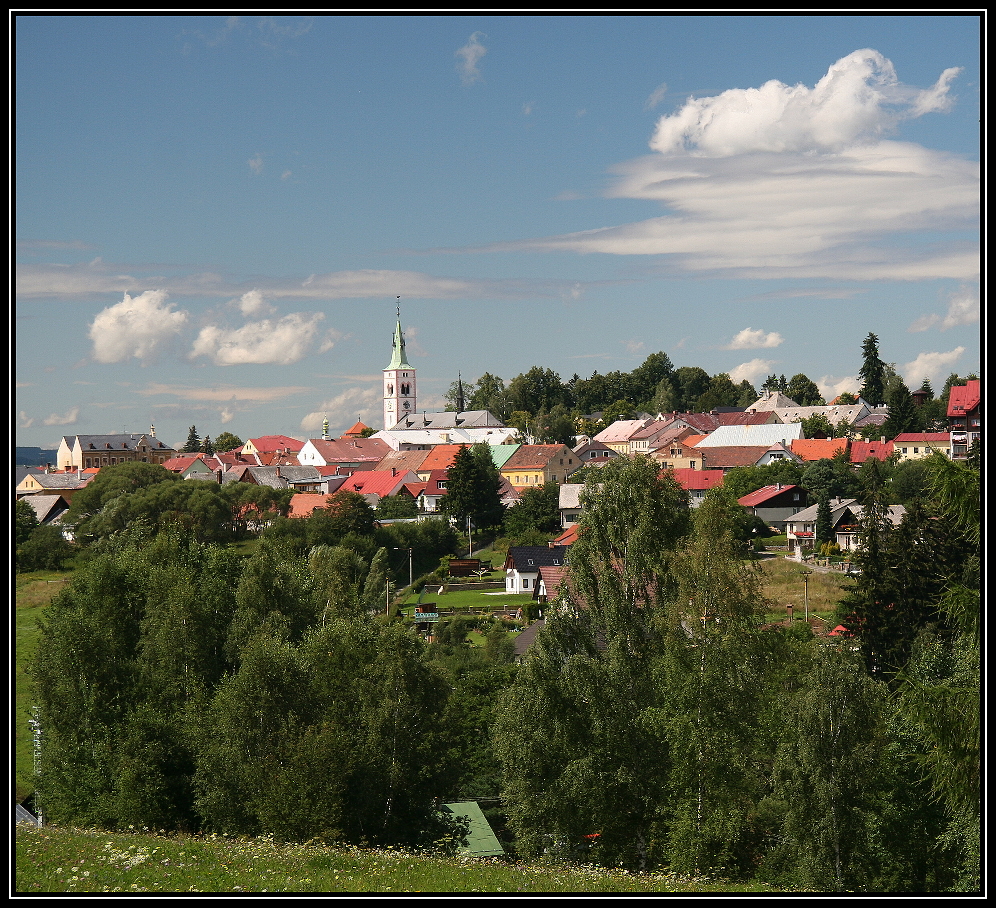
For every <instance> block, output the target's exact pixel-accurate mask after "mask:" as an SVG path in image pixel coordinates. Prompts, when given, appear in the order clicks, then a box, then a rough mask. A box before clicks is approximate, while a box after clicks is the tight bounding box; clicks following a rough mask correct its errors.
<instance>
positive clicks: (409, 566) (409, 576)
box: [391, 545, 415, 588]
mask: <svg viewBox="0 0 996 908" xmlns="http://www.w3.org/2000/svg"><path fill="white" fill-rule="evenodd" d="M391 548H392V549H393V550H394V551H395V552H403V551H404V549H403V548H399V547H398V546H396V545H395V546H392V547H391ZM414 582H415V578H414V577H413V576H412V550H411V547H409V548H408V586H409V588H411V586H412V584H413V583H414Z"/></svg>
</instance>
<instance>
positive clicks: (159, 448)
mask: <svg viewBox="0 0 996 908" xmlns="http://www.w3.org/2000/svg"><path fill="white" fill-rule="evenodd" d="M176 453H177V452H176V449H174V448H171V447H170V446H169V445H165V444H163V443H162V442H161V441H160V440H159V439H158V438H156V427H155V426H153V427H152V428H151V429H150V430H149V433H148V434H147V435H128V434H124V433H122V434H120V435H64V436H63V437H62V440H61V441H60V442H59V450H58V453H57V454H56V464H57V466H58V468H59V469H60V470H67V469H83V470H87V469H90V468H92V467H108V466H114V464H118V463H132V462H136V461H137V462H141V463H158V464H162V463H165V462H166V461H167V460H169V459H170V458H171V457H175V456H176Z"/></svg>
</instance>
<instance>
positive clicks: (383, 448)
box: [297, 436, 391, 473]
mask: <svg viewBox="0 0 996 908" xmlns="http://www.w3.org/2000/svg"><path fill="white" fill-rule="evenodd" d="M390 451H391V447H390V445H388V444H387V443H386V442H384V441H383V440H381V439H379V438H375V437H373V436H371V437H370V438H340V439H334V438H309V439H308V441H306V442H305V443H304V444H303V445H302V446H301V449H300V451H298V454H297V459H298V462H299V463H300V464H301V466H312V467H333V466H334V467H338V468H339V472H340V473H353V472H356V471H358V470H373V469H376V468H377V466H378V465H379V464H380V462H381V461H382V460H383V459H384V458H385V457H386V456H387V455H388V454H389V453H390Z"/></svg>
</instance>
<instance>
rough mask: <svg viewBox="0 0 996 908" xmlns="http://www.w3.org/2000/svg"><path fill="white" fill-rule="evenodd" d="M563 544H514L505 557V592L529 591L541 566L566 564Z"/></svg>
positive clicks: (533, 586)
mask: <svg viewBox="0 0 996 908" xmlns="http://www.w3.org/2000/svg"><path fill="white" fill-rule="evenodd" d="M567 551H568V547H567V546H565V545H514V546H511V547H510V548H509V550H508V555H507V556H506V557H505V592H506V593H531V592H532V591H533V590H534V589H535V586H536V581H537V580H538V579H539V569H540V567H541V566H546V567H561V566H563V565H566V564H567Z"/></svg>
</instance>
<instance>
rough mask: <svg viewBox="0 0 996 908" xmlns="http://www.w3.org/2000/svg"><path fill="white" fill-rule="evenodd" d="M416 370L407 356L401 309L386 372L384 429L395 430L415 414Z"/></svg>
mask: <svg viewBox="0 0 996 908" xmlns="http://www.w3.org/2000/svg"><path fill="white" fill-rule="evenodd" d="M415 402H416V398H415V370H414V369H413V368H412V366H411V364H410V363H409V362H408V357H407V356H406V355H405V336H404V335H403V334H402V333H401V307H400V306H398V324H397V327H395V329H394V346H393V349H392V351H391V362H390V363H388V365H387V368H386V369H385V370H384V428H385V429H393V428H394V427H395V426H396V425H397V424H398V423H399V422H400V421H401V420H402V419H404V418H405V417H406V416H408V415H410V414H412V413H414V412H415Z"/></svg>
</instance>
